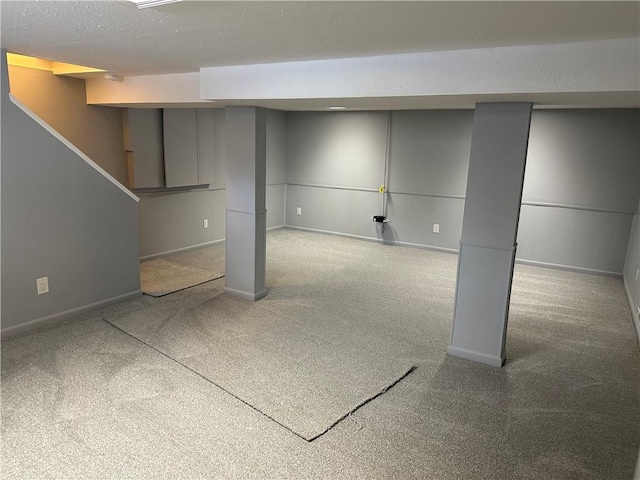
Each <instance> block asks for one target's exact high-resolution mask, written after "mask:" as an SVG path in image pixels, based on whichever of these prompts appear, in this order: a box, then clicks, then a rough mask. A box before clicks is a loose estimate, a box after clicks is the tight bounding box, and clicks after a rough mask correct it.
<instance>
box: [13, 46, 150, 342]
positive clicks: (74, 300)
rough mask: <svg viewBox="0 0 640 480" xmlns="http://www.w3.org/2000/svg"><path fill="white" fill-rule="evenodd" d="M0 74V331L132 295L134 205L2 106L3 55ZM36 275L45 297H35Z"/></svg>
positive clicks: (134, 275) (27, 120) (55, 141)
mask: <svg viewBox="0 0 640 480" xmlns="http://www.w3.org/2000/svg"><path fill="white" fill-rule="evenodd" d="M2 67H3V68H2V87H3V88H2V180H1V182H2V184H1V188H2V202H1V203H2V330H3V332H7V331H15V330H16V329H18V328H19V327H20V326H21V325H25V324H28V323H30V322H44V321H46V319H52V318H59V317H62V316H65V314H67V313H70V311H72V310H75V311H77V310H79V309H80V310H81V309H83V308H87V307H89V306H92V305H93V306H95V305H96V304H102V303H104V302H109V301H112V300H114V299H117V298H123V297H126V296H128V295H131V294H133V295H135V294H136V293H137V292H138V291H139V288H140V284H139V272H138V262H137V258H138V234H137V222H138V218H137V210H138V209H137V203H136V202H135V201H134V200H133V199H132V198H131V197H129V196H128V195H127V194H126V193H125V192H123V191H122V190H120V189H119V188H118V187H117V186H115V185H114V184H113V183H111V182H110V181H109V180H107V179H106V178H105V177H104V176H102V174H101V173H100V172H98V171H97V170H95V169H94V168H93V167H92V166H91V165H89V164H88V163H86V162H85V161H84V160H83V159H82V158H81V157H79V156H78V155H76V154H75V153H74V152H73V151H72V150H70V149H69V148H68V147H67V146H66V145H65V144H63V143H62V142H60V141H59V140H58V139H57V138H55V137H54V136H52V135H51V134H50V133H49V132H48V131H47V130H46V129H45V128H44V127H42V126H41V125H40V124H38V123H37V122H35V121H34V120H33V119H32V118H30V117H29V116H28V115H27V114H25V113H24V112H23V111H22V110H21V109H19V108H18V107H17V106H16V105H14V104H13V103H12V102H11V101H10V100H9V98H8V95H7V92H8V90H7V88H6V58H5V52H4V51H3V52H2ZM44 276H48V277H49V289H50V292H49V293H48V294H45V295H37V291H36V278H39V277H44ZM7 329H9V330H7Z"/></svg>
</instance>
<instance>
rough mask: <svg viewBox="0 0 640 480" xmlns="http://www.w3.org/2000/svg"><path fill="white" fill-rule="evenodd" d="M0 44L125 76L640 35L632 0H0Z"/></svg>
mask: <svg viewBox="0 0 640 480" xmlns="http://www.w3.org/2000/svg"><path fill="white" fill-rule="evenodd" d="M1 18H2V34H1V35H2V37H1V40H2V41H1V43H2V47H3V48H6V49H7V50H8V51H10V52H15V53H21V54H26V55H32V56H38V57H43V58H48V59H52V60H58V61H63V62H69V63H76V64H80V65H87V66H91V67H96V68H102V69H105V70H108V71H112V72H116V73H119V74H121V75H124V76H129V75H148V74H159V73H178V72H189V71H197V70H198V68H200V67H207V66H222V65H244V64H256V63H271V62H285V61H299V60H316V59H329V58H348V57H359V56H371V55H381V54H394V53H408V52H428V51H443V50H457V49H468V48H481V47H497V46H509V45H530V44H547V43H563V42H574V41H583V40H602V39H615V38H629V37H638V36H640V2H397V1H395V2H394V1H391V2H361V1H351V2H336V1H334V2H295V1H286V2H269V1H259V2H245V1H234V2H217V1H215V2H208V1H190V2H181V3H177V4H173V5H166V6H162V7H157V8H150V9H144V10H138V9H137V8H136V7H135V5H133V4H131V3H129V2H126V1H123V0H115V1H110V2H104V1H86V0H85V1H80V2H75V1H46V2H35V1H2V2H1Z"/></svg>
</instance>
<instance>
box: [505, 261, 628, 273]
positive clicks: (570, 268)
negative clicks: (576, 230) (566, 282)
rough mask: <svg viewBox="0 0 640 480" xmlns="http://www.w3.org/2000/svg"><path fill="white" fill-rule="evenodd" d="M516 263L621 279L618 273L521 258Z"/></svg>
mask: <svg viewBox="0 0 640 480" xmlns="http://www.w3.org/2000/svg"><path fill="white" fill-rule="evenodd" d="M516 263H520V264H522V265H531V266H532V267H542V268H553V269H555V270H566V271H568V272H576V273H587V274H589V275H600V276H602V277H614V278H621V277H622V273H620V272H609V271H607V270H596V269H593V268H584V267H573V266H571V265H562V264H559V263H547V262H538V261H535V260H525V259H523V258H516Z"/></svg>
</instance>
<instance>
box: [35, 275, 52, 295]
mask: <svg viewBox="0 0 640 480" xmlns="http://www.w3.org/2000/svg"><path fill="white" fill-rule="evenodd" d="M36 287H37V289H38V295H42V294H44V293H49V277H42V278H37V279H36Z"/></svg>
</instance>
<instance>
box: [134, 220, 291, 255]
mask: <svg viewBox="0 0 640 480" xmlns="http://www.w3.org/2000/svg"><path fill="white" fill-rule="evenodd" d="M283 228H286V227H285V226H284V225H276V226H275V227H269V228H267V232H271V231H274V230H282V229H283ZM225 240H226V238H219V239H218V240H213V241H211V242H204V243H198V244H196V245H189V246H188V247H182V248H176V249H173V250H167V251H166V252H160V253H152V254H151V255H145V256H144V257H140V261H143V260H152V259H154V258H162V257H167V256H169V255H173V254H176V253H183V252H188V251H191V250H197V249H198V248H202V247H207V246H209V245H215V244H216V243H222V242H224V241H225Z"/></svg>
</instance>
